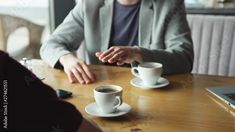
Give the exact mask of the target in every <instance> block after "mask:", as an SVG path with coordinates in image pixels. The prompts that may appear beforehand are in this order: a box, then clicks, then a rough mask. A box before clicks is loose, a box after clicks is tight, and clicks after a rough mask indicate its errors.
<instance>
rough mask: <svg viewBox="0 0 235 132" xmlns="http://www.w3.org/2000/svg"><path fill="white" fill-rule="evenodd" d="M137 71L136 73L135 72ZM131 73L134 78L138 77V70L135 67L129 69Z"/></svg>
mask: <svg viewBox="0 0 235 132" xmlns="http://www.w3.org/2000/svg"><path fill="white" fill-rule="evenodd" d="M136 71H137V72H136ZM131 73H132V74H133V75H134V76H136V77H139V73H138V68H137V67H132V68H131Z"/></svg>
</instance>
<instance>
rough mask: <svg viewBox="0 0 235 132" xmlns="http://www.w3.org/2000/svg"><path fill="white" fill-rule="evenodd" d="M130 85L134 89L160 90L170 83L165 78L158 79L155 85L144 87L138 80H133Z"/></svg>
mask: <svg viewBox="0 0 235 132" xmlns="http://www.w3.org/2000/svg"><path fill="white" fill-rule="evenodd" d="M130 83H131V85H133V86H135V87H139V88H143V89H151V88H162V87H165V86H167V85H169V84H170V82H169V81H168V80H167V79H166V78H163V77H160V78H159V80H158V83H157V84H155V85H149V86H146V85H144V84H143V82H142V80H141V79H140V78H133V79H132V80H131V81H130Z"/></svg>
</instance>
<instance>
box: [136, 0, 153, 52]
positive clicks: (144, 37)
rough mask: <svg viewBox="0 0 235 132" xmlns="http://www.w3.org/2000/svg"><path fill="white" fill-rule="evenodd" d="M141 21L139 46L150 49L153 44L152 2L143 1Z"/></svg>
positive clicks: (149, 0) (148, 0) (150, 0)
mask: <svg viewBox="0 0 235 132" xmlns="http://www.w3.org/2000/svg"><path fill="white" fill-rule="evenodd" d="M139 19H140V20H139V36H138V37H139V38H138V39H139V46H141V47H146V48H148V47H149V44H150V43H151V34H152V24H153V3H152V0H142V2H141V8H140V18H139Z"/></svg>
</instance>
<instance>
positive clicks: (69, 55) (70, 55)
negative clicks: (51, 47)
mask: <svg viewBox="0 0 235 132" xmlns="http://www.w3.org/2000/svg"><path fill="white" fill-rule="evenodd" d="M71 57H74V56H73V54H72V53H69V54H65V55H63V56H61V57H60V59H59V62H60V64H61V65H62V66H64V64H65V63H66V62H65V61H66V60H67V59H68V58H71Z"/></svg>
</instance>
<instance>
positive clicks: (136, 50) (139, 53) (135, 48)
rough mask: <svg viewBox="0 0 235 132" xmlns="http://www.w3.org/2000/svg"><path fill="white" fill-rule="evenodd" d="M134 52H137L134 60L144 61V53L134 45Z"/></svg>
mask: <svg viewBox="0 0 235 132" xmlns="http://www.w3.org/2000/svg"><path fill="white" fill-rule="evenodd" d="M133 48H134V51H135V52H134V53H135V56H134V60H135V61H137V62H139V63H141V62H142V59H143V58H142V55H141V49H140V48H139V47H137V46H134V47H133Z"/></svg>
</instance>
